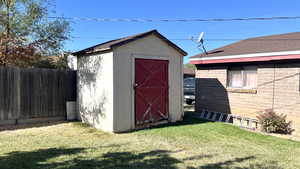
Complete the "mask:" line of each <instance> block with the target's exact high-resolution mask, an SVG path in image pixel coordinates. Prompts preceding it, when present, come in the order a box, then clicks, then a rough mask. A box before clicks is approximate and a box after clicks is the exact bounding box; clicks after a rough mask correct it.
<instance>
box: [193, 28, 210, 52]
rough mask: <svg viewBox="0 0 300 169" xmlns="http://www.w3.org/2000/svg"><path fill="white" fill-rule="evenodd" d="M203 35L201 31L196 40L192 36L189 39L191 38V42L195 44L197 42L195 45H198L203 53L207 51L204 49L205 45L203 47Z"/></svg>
mask: <svg viewBox="0 0 300 169" xmlns="http://www.w3.org/2000/svg"><path fill="white" fill-rule="evenodd" d="M203 36H204V32H201V33H200V35H199V38H198V40H195V39H194V37H193V36H192V37H191V40H192V41H193V42H195V43H197V44H198V45H197V47H198V48H201V49H202V50H203V51H204V53H205V54H207V51H206V49H205V47H204V40H203Z"/></svg>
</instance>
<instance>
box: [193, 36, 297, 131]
mask: <svg viewBox="0 0 300 169" xmlns="http://www.w3.org/2000/svg"><path fill="white" fill-rule="evenodd" d="M190 63H192V64H195V65H196V66H197V71H196V78H197V82H196V111H197V112H201V111H203V110H209V111H215V112H224V113H230V114H234V115H239V116H243V117H250V118H256V116H257V115H258V113H259V112H261V111H262V110H265V109H274V110H275V111H276V112H278V113H283V114H286V115H287V118H288V120H292V121H293V127H294V129H295V132H294V134H296V135H300V132H299V130H300V86H299V85H300V83H299V81H300V78H299V77H300V75H299V73H300V32H295V33H288V34H280V35H272V36H264V37H256V38H250V39H246V40H242V41H239V42H236V43H233V44H230V45H227V46H224V47H221V48H217V49H214V50H211V51H208V52H207V53H202V54H199V55H195V56H192V57H191V58H190Z"/></svg>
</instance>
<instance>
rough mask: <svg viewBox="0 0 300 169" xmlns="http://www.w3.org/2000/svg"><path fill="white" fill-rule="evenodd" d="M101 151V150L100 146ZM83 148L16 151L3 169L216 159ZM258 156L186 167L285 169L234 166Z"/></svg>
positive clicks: (146, 165) (100, 168)
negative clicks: (96, 153) (90, 152)
mask: <svg viewBox="0 0 300 169" xmlns="http://www.w3.org/2000/svg"><path fill="white" fill-rule="evenodd" d="M100 149H101V147H100ZM85 153H86V151H85V149H83V148H50V149H41V150H36V151H31V152H19V151H18V152H12V153H8V154H6V155H5V156H1V157H0V166H1V167H0V168H1V169H12V168H18V169H42V168H43V169H44V168H49V169H50V168H51V169H82V168H89V169H105V168H136V169H137V168H138V169H139V168H143V169H153V168H165V169H177V168H178V167H177V164H183V163H184V161H186V160H201V159H204V158H212V156H211V155H202V156H195V157H190V158H188V159H177V158H174V157H171V156H170V154H171V153H174V152H171V151H166V150H153V151H148V152H141V153H133V152H108V153H105V154H103V155H101V156H99V157H94V158H91V157H89V156H88V154H85ZM253 159H255V157H254V156H249V157H243V158H235V159H231V160H227V161H223V162H219V163H213V164H206V165H202V166H199V167H186V168H188V169H197V168H199V169H200V168H202V169H229V168H233V169H242V168H243V169H267V168H268V169H281V168H280V167H277V166H276V163H272V164H269V163H263V164H254V165H250V166H249V167H247V166H245V167H240V168H239V167H234V165H236V164H239V163H243V164H245V165H247V164H249V160H253Z"/></svg>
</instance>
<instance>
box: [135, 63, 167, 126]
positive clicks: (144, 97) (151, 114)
mask: <svg viewBox="0 0 300 169" xmlns="http://www.w3.org/2000/svg"><path fill="white" fill-rule="evenodd" d="M168 79H169V78H168V61H166V60H150V59H136V60H135V121H136V124H137V125H141V124H145V123H152V122H157V121H160V120H166V119H168V115H169V113H168V111H169V110H168V109H169V103H168V102H169V98H168V97H169V92H168V90H169V84H168Z"/></svg>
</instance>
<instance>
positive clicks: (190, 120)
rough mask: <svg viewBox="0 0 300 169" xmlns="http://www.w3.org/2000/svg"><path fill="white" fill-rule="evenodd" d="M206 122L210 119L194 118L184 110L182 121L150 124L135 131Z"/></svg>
mask: <svg viewBox="0 0 300 169" xmlns="http://www.w3.org/2000/svg"><path fill="white" fill-rule="evenodd" d="M208 122H212V121H209V120H205V119H199V118H196V117H194V112H192V111H186V112H185V115H184V117H183V120H182V121H178V122H175V123H166V124H159V125H153V126H151V125H150V126H147V127H144V128H141V129H136V130H135V131H141V130H147V129H157V128H165V127H173V126H183V125H194V124H201V123H208ZM129 132H132V131H129ZM124 133H126V132H124Z"/></svg>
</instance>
